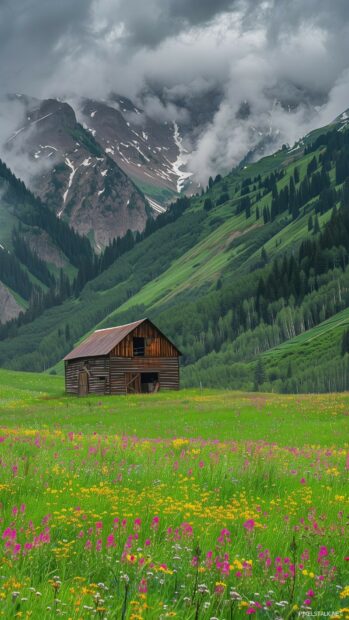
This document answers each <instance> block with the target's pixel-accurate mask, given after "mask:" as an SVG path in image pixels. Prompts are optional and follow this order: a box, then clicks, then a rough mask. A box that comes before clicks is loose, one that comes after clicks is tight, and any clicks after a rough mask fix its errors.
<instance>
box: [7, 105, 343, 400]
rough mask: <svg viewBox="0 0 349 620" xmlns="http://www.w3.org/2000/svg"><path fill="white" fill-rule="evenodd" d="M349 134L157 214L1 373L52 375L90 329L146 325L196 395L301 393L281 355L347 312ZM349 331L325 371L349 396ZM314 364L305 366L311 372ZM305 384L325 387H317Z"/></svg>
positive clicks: (29, 337) (20, 345) (17, 346)
mask: <svg viewBox="0 0 349 620" xmlns="http://www.w3.org/2000/svg"><path fill="white" fill-rule="evenodd" d="M348 135H349V134H348V133H347V121H346V118H345V117H343V118H339V119H337V120H336V122H335V123H333V124H331V125H329V126H327V127H325V128H322V129H319V130H317V131H316V132H313V133H312V134H310V135H309V136H306V137H305V138H304V140H302V141H300V142H299V143H298V144H297V145H295V146H294V147H293V148H292V149H290V148H289V147H286V146H285V147H283V149H281V150H280V151H278V152H277V153H275V154H274V155H272V156H270V157H266V158H264V159H262V160H260V161H259V162H257V163H255V164H249V165H248V166H244V167H243V168H240V169H236V170H234V171H233V172H232V173H231V174H230V175H228V176H227V177H224V178H220V177H219V176H218V177H217V178H216V180H215V181H211V182H210V184H209V187H208V189H207V191H206V192H204V193H203V194H202V195H196V196H194V197H193V198H191V199H190V201H188V200H184V202H182V203H181V204H179V205H177V209H176V207H173V208H172V209H170V211H169V212H168V213H166V214H164V215H160V216H159V218H158V220H157V223H156V226H155V227H154V230H153V231H151V227H150V228H149V229H148V231H147V234H146V235H144V236H143V239H141V240H140V241H138V242H137V243H136V244H135V245H134V246H133V248H131V249H129V250H128V251H126V252H124V253H122V255H120V256H119V257H118V258H117V260H116V261H115V262H114V263H113V264H112V265H111V266H110V267H109V268H108V269H107V270H106V271H104V272H103V273H102V274H100V275H99V276H97V277H96V278H95V279H94V280H92V281H90V282H89V283H87V285H86V286H85V287H84V289H83V290H82V291H81V293H80V294H79V296H78V297H77V298H71V299H70V300H68V301H66V302H64V303H63V304H61V305H60V306H59V307H54V308H50V309H49V310H47V311H46V312H45V313H44V314H42V316H40V317H39V318H37V319H36V320H34V321H33V322H32V323H31V324H29V325H25V326H22V327H19V328H18V329H17V331H16V333H15V334H14V335H13V336H12V337H11V339H10V338H8V339H6V340H3V342H0V361H1V364H2V365H3V366H6V367H10V368H15V369H27V370H29V369H35V370H43V369H45V368H46V369H47V368H49V367H52V366H53V365H54V364H56V363H57V362H58V361H59V359H61V358H62V357H63V355H64V354H65V353H66V352H67V351H68V350H69V349H70V348H71V347H72V346H73V345H74V343H76V342H77V341H78V340H79V339H81V338H82V337H83V336H84V335H86V334H87V333H89V331H91V330H92V329H94V328H96V327H100V328H101V327H106V326H108V325H115V324H118V323H122V322H129V321H132V320H134V319H136V318H140V317H142V316H146V315H147V316H150V318H152V319H153V320H155V321H156V322H157V323H158V324H159V326H160V327H161V328H162V329H164V330H165V331H166V333H168V334H169V336H170V337H171V338H172V339H174V340H175V342H176V344H177V346H178V347H179V348H180V349H181V350H182V351H183V353H184V356H183V373H182V375H183V382H184V384H185V385H193V384H194V385H198V384H200V383H201V384H202V385H208V386H220V387H243V388H253V387H254V388H255V389H277V390H286V391H288V390H291V389H293V391H294V384H295V382H297V377H298V375H297V372H298V369H299V368H300V366H299V367H298V365H297V364H293V363H292V362H291V363H289V360H287V355H285V360H284V362H283V364H281V365H279V364H278V361H277V355H278V353H277V351H278V347H280V346H281V345H282V343H284V342H286V341H290V342H291V341H292V338H294V337H296V336H297V334H306V333H307V332H308V331H309V330H311V329H312V328H314V327H315V326H316V325H321V324H322V325H323V330H324V332H326V331H327V324H326V321H327V320H328V319H329V318H330V317H331V316H333V317H335V315H336V314H337V313H338V312H341V311H342V310H343V309H345V308H346V307H347V306H349V293H348V291H349V272H348V267H347V264H348V249H349V242H348V243H346V239H345V238H344V237H343V235H344V232H345V233H346V225H347V219H348V218H347V207H348V202H347V191H348V183H347V179H348V178H349V157H348V146H347V144H348ZM182 200H183V199H182ZM341 235H342V236H341ZM345 326H346V324H345V322H343V323H341V322H340V321H339V322H338V330H339V331H338V339H339V340H338V339H337V340H336V342H337V341H338V342H337V344H336V345H335V347H334V348H333V351H332V357H331V360H329V362H328V366H329V365H331V364H332V365H335V364H337V366H338V369H337V370H336V371H334V373H333V376H334V377H337V378H335V379H334V380H333V382H332V383H331V386H332V387H331V389H346V388H347V387H348V386H347V383H346V382H347V378H346V377H345V372H343V368H345V364H347V357H346V356H347V353H346V351H345V350H344V351H343V349H342V345H341V342H340V340H341V338H342V335H343V333H344V331H345ZM67 327H68V329H67ZM43 334H44V336H43ZM266 351H269V353H268V355H267V354H266ZM284 352H285V353H286V354H287V348H285V349H284ZM317 353H318V349H317V347H315V349H314V351H313V353H312V355H311V356H310V358H309V359H308V361H307V364H308V367H310V366H311V367H312V369H314V373H315V372H316V370H315V369H316V367H317V365H319V364H321V359H319V357H318V354H317ZM274 360H275V361H274ZM60 369H61V366H60V365H58V366H57V367H56V369H55V371H59V370H60ZM339 376H341V377H345V378H344V384H343V380H341V381H339V379H338V377H339ZM299 385H300V386H302V387H301V388H300V389H303V390H305V391H307V390H318V391H322V390H327V389H328V384H327V385H326V384H325V382H324V381H315V380H314V377H312V376H310V375H309V376H308V377H307V379H306V380H304V381H303V383H299Z"/></svg>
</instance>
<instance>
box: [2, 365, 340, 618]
mask: <svg viewBox="0 0 349 620" xmlns="http://www.w3.org/2000/svg"><path fill="white" fill-rule="evenodd" d="M0 386H1V387H0V426H1V428H0V450H1V454H0V458H1V469H0V489H1V528H2V530H1V545H2V564H1V571H0V614H2V616H3V617H6V618H15V617H23V618H26V617H31V618H53V617H56V616H65V617H67V618H71V619H74V620H77V619H80V618H81V619H85V618H96V617H97V618H113V619H121V620H122V619H124V620H126V619H132V620H140V619H142V618H144V619H149V620H153V619H154V620H155V619H162V618H169V617H177V618H181V619H182V618H183V619H188V620H189V619H192V620H194V619H200V620H209V619H213V618H215V619H218V620H230V619H231V618H236V617H237V618H239V617H245V616H247V615H255V616H256V617H265V618H295V617H297V616H299V614H302V613H303V612H311V613H315V612H316V611H324V612H331V617H337V618H345V617H349V611H344V610H346V609H347V607H349V574H348V573H349V570H348V569H349V544H348V508H349V506H348V503H349V498H348V493H347V489H348V473H349V443H348V437H349V434H348V430H349V395H347V394H344V395H343V394H336V395H316V396H313V395H307V396H281V395H273V394H259V393H257V394H256V393H253V394H246V393H242V392H228V391H227V392H225V391H213V390H204V391H200V390H185V391H180V392H178V393H159V394H157V395H152V396H150V395H140V396H130V397H105V396H103V397H101V398H98V397H89V398H85V399H78V398H73V397H67V396H65V395H64V392H63V381H62V379H61V378H60V377H54V376H46V375H36V374H29V373H28V374H25V373H14V372H9V371H0ZM341 610H342V611H341Z"/></svg>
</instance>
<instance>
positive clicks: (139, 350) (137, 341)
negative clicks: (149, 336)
mask: <svg viewBox="0 0 349 620" xmlns="http://www.w3.org/2000/svg"><path fill="white" fill-rule="evenodd" d="M144 349H145V342H144V338H140V337H134V338H133V355H134V357H144Z"/></svg>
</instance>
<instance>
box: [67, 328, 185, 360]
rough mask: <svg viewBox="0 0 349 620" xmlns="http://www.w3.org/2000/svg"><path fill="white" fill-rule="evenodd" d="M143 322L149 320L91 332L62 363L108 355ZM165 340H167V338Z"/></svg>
mask: <svg viewBox="0 0 349 620" xmlns="http://www.w3.org/2000/svg"><path fill="white" fill-rule="evenodd" d="M144 321H149V319H147V318H146V319H140V320H139V321H134V322H133V323H127V324H126V325H118V326H117V327H107V329H97V330H96V331H95V332H93V334H91V335H90V336H88V338H86V340H84V341H83V342H81V344H79V345H78V346H77V347H75V349H73V350H72V351H70V353H68V355H66V356H65V358H64V361H67V360H73V359H77V358H79V357H98V356H99V355H108V353H110V351H112V349H114V347H116V345H118V344H119V342H121V341H122V340H123V339H124V338H125V337H126V336H127V335H128V334H130V333H131V332H132V331H133V330H134V329H136V327H138V325H141V323H144ZM150 322H151V321H150ZM154 327H156V325H154ZM156 329H157V330H158V331H160V330H159V328H158V327H156ZM160 333H161V332H160ZM165 338H167V336H165ZM167 340H169V339H168V338H167ZM171 344H172V343H171ZM173 346H175V345H173ZM175 348H177V347H175ZM177 350H178V349H177ZM178 352H179V351H178Z"/></svg>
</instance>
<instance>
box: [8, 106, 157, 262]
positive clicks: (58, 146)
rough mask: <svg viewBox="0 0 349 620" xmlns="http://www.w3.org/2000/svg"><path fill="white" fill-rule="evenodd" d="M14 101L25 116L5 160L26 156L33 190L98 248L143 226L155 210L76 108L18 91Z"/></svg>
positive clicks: (12, 138) (10, 140) (10, 139)
mask: <svg viewBox="0 0 349 620" xmlns="http://www.w3.org/2000/svg"><path fill="white" fill-rule="evenodd" d="M16 102H17V103H18V102H19V103H20V104H22V108H23V118H22V120H21V122H20V126H19V127H18V129H17V130H16V131H15V132H14V133H13V134H12V135H11V136H10V137H9V138H8V140H7V143H6V147H5V154H6V160H9V161H10V162H12V161H14V162H17V161H19V160H20V159H21V158H27V159H28V161H29V163H30V168H31V171H32V174H31V178H30V188H31V189H32V191H33V192H34V193H35V194H36V195H37V196H39V197H40V198H41V199H42V200H43V201H44V202H45V203H46V204H47V205H48V206H49V207H50V208H51V209H52V210H54V212H55V213H56V215H57V216H58V217H59V218H62V219H64V220H65V221H67V222H68V223H69V224H70V225H71V226H72V227H73V228H74V230H76V231H77V232H78V233H80V234H82V235H85V236H87V237H88V238H89V239H90V241H91V243H92V244H93V246H94V247H95V249H96V250H97V251H101V250H102V248H104V247H105V246H106V245H108V243H109V242H110V241H111V240H112V239H114V238H115V237H118V236H119V237H120V236H123V235H125V233H126V232H127V230H129V229H130V230H133V231H141V230H143V229H144V227H145V224H146V221H147V219H148V218H149V217H152V213H154V212H153V210H152V209H151V208H150V206H149V204H148V203H147V201H146V199H145V197H144V195H143V193H142V192H141V191H140V190H139V189H138V188H137V187H136V185H135V184H134V183H133V182H132V181H131V179H130V178H129V177H128V176H127V175H126V174H125V173H124V172H123V170H122V169H121V168H120V167H119V166H118V164H117V163H116V162H115V161H114V160H113V159H112V158H111V157H110V156H109V153H108V152H105V150H104V149H103V148H102V147H101V146H100V144H98V143H97V142H96V140H95V139H94V137H93V135H92V133H91V132H89V131H87V129H84V127H83V126H82V125H81V124H80V123H78V121H77V119H76V114H75V112H74V110H73V108H72V107H71V106H70V105H69V104H67V103H64V102H61V101H57V100H55V99H47V100H43V101H39V100H36V99H33V98H28V97H25V96H16Z"/></svg>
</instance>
